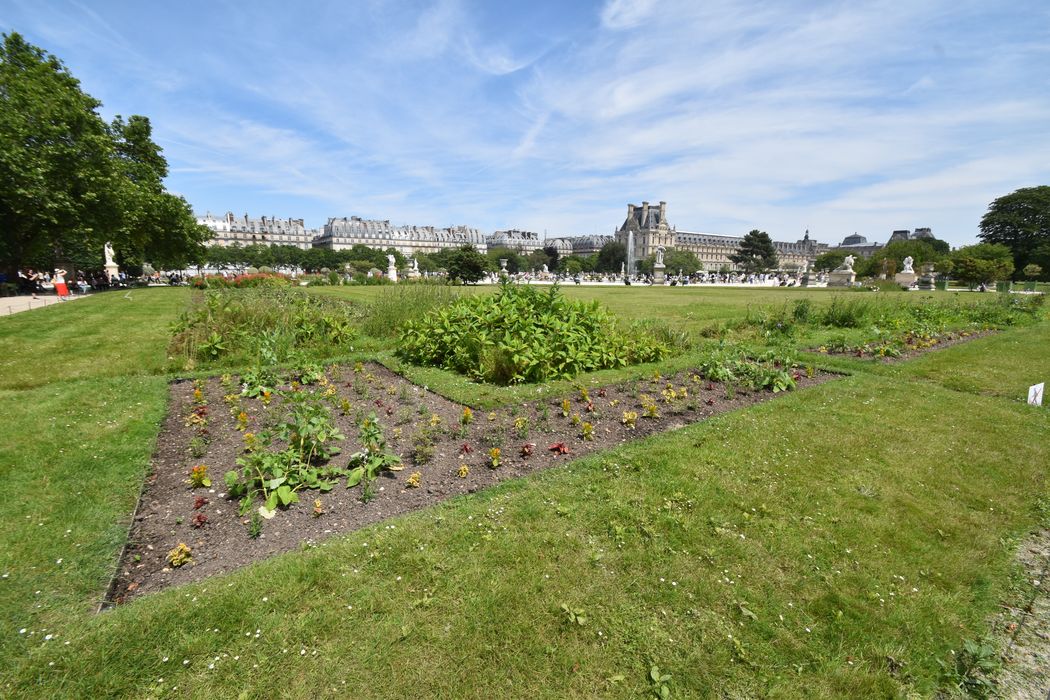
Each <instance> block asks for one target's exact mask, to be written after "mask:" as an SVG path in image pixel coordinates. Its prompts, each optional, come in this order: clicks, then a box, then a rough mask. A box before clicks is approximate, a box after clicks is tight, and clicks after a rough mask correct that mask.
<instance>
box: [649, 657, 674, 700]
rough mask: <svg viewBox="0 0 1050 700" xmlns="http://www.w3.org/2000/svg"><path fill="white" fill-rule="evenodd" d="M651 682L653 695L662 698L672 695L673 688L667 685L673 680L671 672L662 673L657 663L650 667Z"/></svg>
mask: <svg viewBox="0 0 1050 700" xmlns="http://www.w3.org/2000/svg"><path fill="white" fill-rule="evenodd" d="M649 682H650V683H651V684H652V691H653V695H654V696H655V697H657V698H659V699H660V700H667V699H668V698H670V697H671V689H670V687H669V686H668V685H667V684H668V683H670V682H671V674H669V673H661V671H660V667H659V666H656V665H655V664H654V665H653V666H652V667H651V668H650V669H649Z"/></svg>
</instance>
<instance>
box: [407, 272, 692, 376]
mask: <svg viewBox="0 0 1050 700" xmlns="http://www.w3.org/2000/svg"><path fill="white" fill-rule="evenodd" d="M648 331H649V332H643V331H642V330H641V329H640V327H638V326H635V327H633V328H631V327H627V328H623V327H618V326H617V324H616V322H615V320H614V319H613V318H612V316H610V315H609V313H608V312H606V311H605V310H604V309H603V308H602V307H601V306H600V305H599V304H598V303H597V302H591V303H589V304H588V303H583V302H575V301H570V300H568V299H566V298H565V296H564V295H563V294H562V293H561V291H560V290H559V289H558V287H557V286H554V287H551V288H550V289H549V290H548V291H546V292H541V291H539V290H537V289H536V288H534V287H519V286H514V285H511V284H507V283H504V284H503V285H501V286H500V288H499V290H498V291H497V292H496V293H495V294H492V295H487V296H478V297H463V298H460V299H457V300H456V301H455V302H454V303H452V304H450V305H448V306H446V307H443V308H439V309H434V310H432V311H429V312H427V313H426V314H425V315H424V316H423V318H422V319H420V320H418V321H407V322H405V324H404V328H403V330H402V332H401V335H400V347H399V348H398V351H397V354H398V356H399V357H401V358H402V359H404V360H407V361H409V362H414V363H416V364H422V365H436V366H438V367H444V368H445V369H450V370H453V371H456V372H459V373H461V374H465V375H467V376H469V377H471V378H473V379H477V380H481V381H487V382H492V383H495V384H520V383H532V382H543V381H548V380H551V379H567V378H571V377H574V376H576V375H577V374H580V373H581V372H589V371H593V370H598V369H606V368H610V367H623V366H626V365H631V364H637V363H642V362H654V361H657V360H660V359H663V358H665V357H667V356H668V355H669V354H670V353H671V347H670V346H669V345H668V344H667V343H666V342H662V341H661V340H660V339H658V338H656V337H655V334H653V333H652V326H651V325H650V326H649V327H648Z"/></svg>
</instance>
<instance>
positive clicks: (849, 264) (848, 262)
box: [841, 255, 857, 272]
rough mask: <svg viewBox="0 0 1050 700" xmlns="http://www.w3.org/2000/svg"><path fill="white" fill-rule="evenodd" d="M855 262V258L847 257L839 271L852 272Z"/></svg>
mask: <svg viewBox="0 0 1050 700" xmlns="http://www.w3.org/2000/svg"><path fill="white" fill-rule="evenodd" d="M856 261H857V259H856V258H855V257H853V256H852V255H847V256H846V257H845V258H844V259H843V260H842V268H841V269H843V270H849V271H851V272H852V271H853V263H855V262H856Z"/></svg>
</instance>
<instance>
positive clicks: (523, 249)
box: [485, 229, 543, 255]
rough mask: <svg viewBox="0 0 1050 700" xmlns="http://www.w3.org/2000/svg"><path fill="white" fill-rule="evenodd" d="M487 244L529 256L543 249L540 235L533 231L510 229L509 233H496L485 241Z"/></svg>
mask: <svg viewBox="0 0 1050 700" xmlns="http://www.w3.org/2000/svg"><path fill="white" fill-rule="evenodd" d="M485 243H486V244H487V245H488V247H489V248H490V249H491V248H509V249H510V250H516V251H518V252H519V253H521V254H522V255H528V254H529V253H531V252H533V251H534V250H539V249H540V248H542V247H543V241H541V240H540V234H538V233H534V232H533V231H519V230H518V229H510V230H508V231H496V232H495V233H493V234H492V235H491V236H488V237H487V238H486V239H485Z"/></svg>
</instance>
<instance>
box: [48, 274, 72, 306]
mask: <svg viewBox="0 0 1050 700" xmlns="http://www.w3.org/2000/svg"><path fill="white" fill-rule="evenodd" d="M51 282H52V283H53V284H54V285H55V294H57V295H58V300H59V301H65V300H66V297H68V296H69V287H68V286H67V285H66V271H65V270H63V269H61V268H55V276H54V278H52V280H51Z"/></svg>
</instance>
